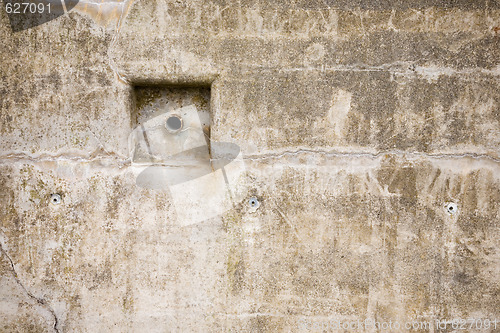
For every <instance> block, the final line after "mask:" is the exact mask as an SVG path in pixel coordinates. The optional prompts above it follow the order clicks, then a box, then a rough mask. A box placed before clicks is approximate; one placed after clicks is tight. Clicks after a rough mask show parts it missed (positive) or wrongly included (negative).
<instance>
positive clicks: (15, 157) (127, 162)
mask: <svg viewBox="0 0 500 333" xmlns="http://www.w3.org/2000/svg"><path fill="white" fill-rule="evenodd" d="M298 154H313V155H323V156H328V157H364V158H371V159H377V158H380V157H382V156H384V155H391V156H401V157H405V156H407V157H411V156H417V157H424V158H438V159H457V158H473V159H488V160H491V161H493V162H496V163H500V158H497V157H494V156H490V155H488V154H477V153H471V152H463V153H454V154H446V153H439V154H430V153H424V152H415V151H403V150H386V151H380V152H377V153H372V152H362V151H361V152H345V151H326V150H315V149H306V148H301V149H297V150H284V151H279V152H270V153H262V154H249V155H243V159H244V160H251V161H254V160H266V159H278V158H282V157H285V156H290V155H298ZM57 161H61V162H62V161H66V162H70V161H74V162H81V163H91V162H99V161H102V162H106V161H107V162H110V163H113V162H114V163H116V164H118V165H119V166H120V167H128V166H132V164H133V163H132V161H131V159H130V158H128V159H119V158H117V157H114V156H111V154H110V155H106V154H101V155H96V156H88V157H85V156H78V155H74V156H72V155H43V156H31V155H28V154H22V153H15V154H5V155H0V164H8V163H15V162H35V163H36V162H42V163H43V162H57ZM161 164H162V163H151V165H161Z"/></svg>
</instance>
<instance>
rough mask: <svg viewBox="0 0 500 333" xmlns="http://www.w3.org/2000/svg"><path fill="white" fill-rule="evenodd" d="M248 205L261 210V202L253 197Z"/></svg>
mask: <svg viewBox="0 0 500 333" xmlns="http://www.w3.org/2000/svg"><path fill="white" fill-rule="evenodd" d="M248 204H249V205H250V207H251V208H259V206H260V202H259V200H258V199H257V198H256V197H251V198H250V199H248Z"/></svg>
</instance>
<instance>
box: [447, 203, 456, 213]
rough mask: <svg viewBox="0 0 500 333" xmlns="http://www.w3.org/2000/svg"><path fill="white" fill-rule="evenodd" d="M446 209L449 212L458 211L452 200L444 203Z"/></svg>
mask: <svg viewBox="0 0 500 333" xmlns="http://www.w3.org/2000/svg"><path fill="white" fill-rule="evenodd" d="M446 211H447V212H448V213H450V214H455V213H456V212H458V206H457V204H456V203H454V202H450V203H447V204H446Z"/></svg>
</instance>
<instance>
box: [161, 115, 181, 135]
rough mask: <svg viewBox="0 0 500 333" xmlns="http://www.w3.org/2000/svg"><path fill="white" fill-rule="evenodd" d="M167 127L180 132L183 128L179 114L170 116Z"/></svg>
mask: <svg viewBox="0 0 500 333" xmlns="http://www.w3.org/2000/svg"><path fill="white" fill-rule="evenodd" d="M165 127H166V128H167V129H168V130H169V131H170V132H172V133H175V132H178V131H179V130H180V129H181V128H182V118H181V117H179V116H177V115H172V116H170V117H168V119H167V122H166V123H165Z"/></svg>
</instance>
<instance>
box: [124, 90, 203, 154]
mask: <svg viewBox="0 0 500 333" xmlns="http://www.w3.org/2000/svg"><path fill="white" fill-rule="evenodd" d="M133 101H134V104H133V107H132V111H131V117H130V119H131V127H132V128H136V127H137V126H139V125H141V124H144V123H145V122H146V121H148V120H149V119H152V118H154V117H155V116H158V115H160V114H162V113H167V112H171V111H173V110H176V109H180V108H182V107H186V106H191V105H194V106H195V107H196V110H197V112H198V116H199V119H200V122H201V125H202V126H203V132H204V134H205V135H206V137H207V139H209V138H210V122H211V116H210V87H206V86H203V87H191V86H172V85H136V86H134V88H133ZM207 144H210V142H209V141H207Z"/></svg>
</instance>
